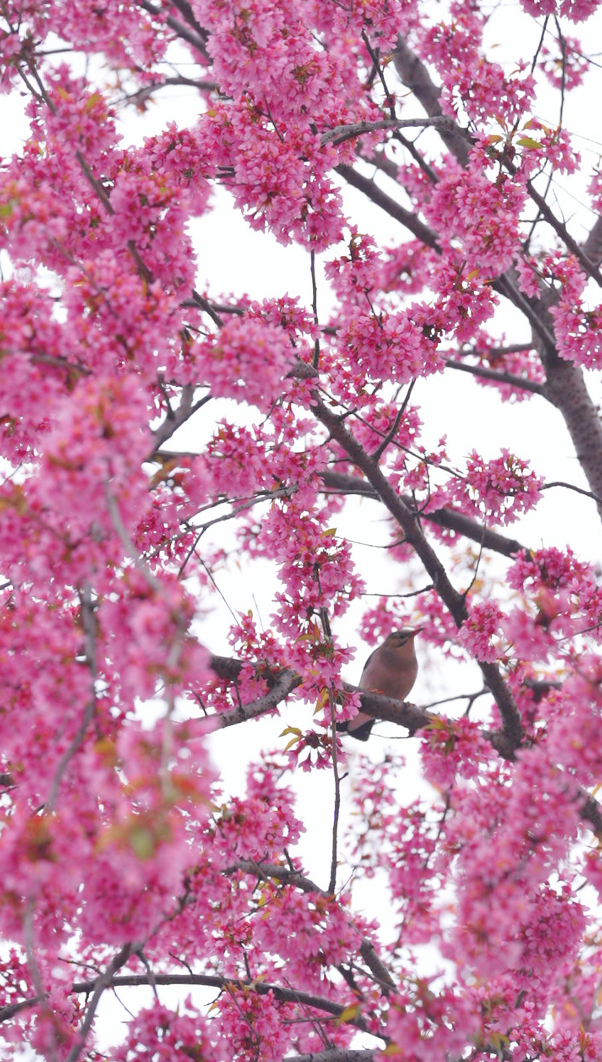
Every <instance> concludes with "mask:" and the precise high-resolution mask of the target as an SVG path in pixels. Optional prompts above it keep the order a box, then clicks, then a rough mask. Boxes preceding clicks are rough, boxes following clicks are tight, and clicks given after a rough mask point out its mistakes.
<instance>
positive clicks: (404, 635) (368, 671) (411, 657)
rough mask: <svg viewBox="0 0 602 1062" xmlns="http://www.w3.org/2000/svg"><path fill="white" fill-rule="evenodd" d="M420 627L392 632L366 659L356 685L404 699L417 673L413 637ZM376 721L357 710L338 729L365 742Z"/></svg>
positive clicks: (400, 699) (363, 688) (403, 628)
mask: <svg viewBox="0 0 602 1062" xmlns="http://www.w3.org/2000/svg"><path fill="white" fill-rule="evenodd" d="M420 630H421V628H420V627H402V628H401V630H398V631H391V634H389V635H388V636H387V637H386V638H385V640H384V642H383V643H382V645H379V646H378V649H375V650H374V652H373V653H371V654H370V656H369V657H368V659H367V660H366V663H365V664H364V670H363V671H362V677H361V679H360V684H359V688H360V689H362V690H373V691H374V693H384V694H386V696H387V697H395V699H396V700H398V701H405V699H406V697H407V695H408V693H409V692H410V690H411V689H412V686H413V685H414V683H415V681H416V675H417V674H418V661H417V660H416V653H415V652H414V638H415V637H416V635H417V634H418V632H419V631H420ZM375 722H376V720H375V719H372V718H371V716H369V715H365V714H364V713H363V712H358V714H357V715H356V716H355V717H354V718H353V719H349V720H347V721H346V722H344V723H340V724H339V726H338V728H337V729H339V730H345V731H346V732H347V733H348V734H351V736H352V737H354V738H357V739H358V741H367V740H368V738H369V737H370V731H371V730H372V727H373V726H374V723H375Z"/></svg>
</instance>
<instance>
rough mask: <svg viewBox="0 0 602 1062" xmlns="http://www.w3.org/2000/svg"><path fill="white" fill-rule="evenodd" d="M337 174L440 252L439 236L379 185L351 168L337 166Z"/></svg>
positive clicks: (428, 245)
mask: <svg viewBox="0 0 602 1062" xmlns="http://www.w3.org/2000/svg"><path fill="white" fill-rule="evenodd" d="M335 172H336V173H338V175H339V177H342V178H343V180H345V181H347V184H350V185H351V186H352V187H353V188H357V190H358V191H359V192H363V193H364V195H365V196H366V197H367V198H368V199H370V201H371V202H372V203H374V204H375V205H376V206H378V207H380V208H381V210H384V211H385V213H386V214H388V215H389V217H392V218H394V219H395V221H398V222H399V223H400V224H401V225H404V226H405V228H406V229H409V231H410V232H411V233H412V234H413V235H414V236H415V237H416V238H417V239H418V240H422V242H423V243H424V244H426V246H427V247H432V248H433V250H435V251H439V249H440V248H439V244H438V242H437V234H436V233H435V232H433V230H432V229H429V227H428V225H425V224H424V222H423V221H420V218H419V217H417V215H416V214H413V213H412V211H411V210H406V209H405V207H402V206H401V204H400V203H397V202H396V201H395V199H392V198H391V196H389V195H387V193H386V192H383V191H382V189H381V188H379V187H378V185H377V184H375V183H374V181H372V180H371V179H370V178H369V177H364V176H362V174H361V173H358V172H357V170H354V169H352V167H351V166H337V167H336V168H335Z"/></svg>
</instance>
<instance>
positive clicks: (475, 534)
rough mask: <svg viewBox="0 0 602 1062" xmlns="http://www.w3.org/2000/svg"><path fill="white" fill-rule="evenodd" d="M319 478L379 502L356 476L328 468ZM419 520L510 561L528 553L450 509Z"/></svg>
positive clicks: (336, 488)
mask: <svg viewBox="0 0 602 1062" xmlns="http://www.w3.org/2000/svg"><path fill="white" fill-rule="evenodd" d="M320 479H322V481H323V482H324V485H325V486H326V487H332V489H333V491H338V492H340V493H344V494H361V495H363V496H364V497H366V498H372V499H373V500H374V501H380V500H381V498H380V495H379V494H378V491H376V490H375V489H374V487H372V486H371V484H370V483H368V481H367V480H365V479H360V478H359V476H348V475H345V473H342V472H333V471H331V470H330V469H326V470H325V471H324V472H320ZM401 500H402V501H403V503H404V504H405V505H406V506H407V507H408V509H410V510H411V509H412V505H413V502H412V499H411V498H410V497H408V496H406V495H401ZM420 519H421V520H424V521H426V522H427V523H431V524H436V525H437V526H438V527H444V528H447V529H448V530H449V531H455V532H456V533H457V534H459V535H463V536H464V538H469V539H471V541H473V542H478V543H479V545H482V546H483V547H484V548H485V549H492V550H494V551H495V552H496V553H501V554H502V556H504V557H509V558H510V559H512V558H513V557H514V556H515V555H516V554H517V553H521V552H522V551H525V552H527V553H529V552H530V550H529V547H528V546H525V545H523V544H522V542H519V541H518V539H516V538H507V537H506V536H505V535H501V534H499V533H498V532H497V531H491V530H490V529H489V528H487V527H485V526H484V525H483V524H481V523H479V521H478V520H473V518H472V517H471V516H465V514H464V513H460V512H456V511H455V510H454V509H449V508H444V509H434V510H432V511H431V512H421V513H420Z"/></svg>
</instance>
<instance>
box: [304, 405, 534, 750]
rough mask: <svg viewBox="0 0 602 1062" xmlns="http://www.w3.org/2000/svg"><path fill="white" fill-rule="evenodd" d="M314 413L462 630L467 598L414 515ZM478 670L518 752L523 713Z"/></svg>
mask: <svg viewBox="0 0 602 1062" xmlns="http://www.w3.org/2000/svg"><path fill="white" fill-rule="evenodd" d="M312 411H313V413H314V415H315V416H316V417H317V419H318V420H319V421H320V422H321V423H322V424H324V426H325V427H326V428H328V430H329V432H330V434H331V436H332V438H333V439H335V441H336V442H338V443H339V445H340V446H342V448H343V450H344V451H345V453H346V454H347V456H348V457H349V458H350V459H351V460H352V461H353V462H354V464H355V465H357V467H358V468H359V469H360V470H361V471H362V472H363V473H364V475H365V476H366V479H368V480H369V482H370V483H371V484H372V486H373V487H374V489H375V490H376V492H377V493H378V495H379V497H380V499H381V501H382V502H383V504H384V505H385V506H386V508H387V509H388V510H389V512H390V513H391V515H392V516H393V517H394V518H395V520H397V522H398V524H399V526H400V527H401V528H402V530H403V533H404V538H405V540H406V542H408V543H409V544H410V545H411V546H412V547H413V549H414V550H415V552H416V553H417V555H418V556H419V557H420V560H421V561H422V563H423V565H424V567H425V569H426V571H427V573H428V575H429V577H430V579H431V582H432V583H433V586H434V587H435V589H436V590H437V593H438V594H439V596H440V598H441V600H442V601H443V603H444V604H445V605H446V607H447V609H448V611H449V612H450V615H451V616H452V617H453V620H454V622H455V624H456V626H457V627H458V628H460V627H461V626H462V624H463V623H464V622H465V621H466V620H467V619H468V615H469V614H468V608H467V606H466V600H465V598H464V595H462V594H460V593H458V591H457V590H455V589H454V587H453V586H452V584H451V582H450V581H449V578H448V575H447V572H446V571H445V568H444V566H443V565H442V564H441V562H440V560H439V558H438V557H437V555H436V553H435V551H434V550H433V548H432V546H431V545H430V544H429V543H428V542H427V540H426V538H425V536H424V533H423V531H422V529H421V527H420V524H419V522H418V519H417V518H416V516H415V515H414V513H413V512H412V511H411V510H410V509H409V508H408V507H407V505H405V504H404V502H403V501H402V500H401V498H400V497H399V495H398V494H396V492H395V490H394V489H393V487H392V486H391V484H390V483H389V481H388V479H387V478H386V477H385V476H384V475H383V473H382V472H381V470H380V468H379V467H378V466H377V465H375V464H374V462H373V461H372V459H371V458H370V457H369V456H368V454H367V453H366V452H365V450H364V449H363V448H362V447H361V446H360V445H359V443H358V442H357V441H356V439H354V437H353V436H352V435H351V434H350V433H349V432H348V431H347V429H346V427H345V424H344V421H343V419H342V418H341V417H340V416H337V414H336V413H333V412H332V410H330V409H328V407H327V406H325V405H324V403H323V402H322V401H321V400H320V399H319V398H317V397H315V399H314V403H313V405H312ZM479 667H480V668H481V671H482V673H483V677H484V679H485V682H486V683H487V686H488V687H489V689H490V690H491V693H492V694H493V697H494V698H495V702H496V704H497V706H498V708H499V711H500V714H501V716H502V720H503V724H504V738H505V743H506V751H507V752H509V751H510V750H511V748H512V747H514V748H518V746H519V745H520V743H521V741H522V739H523V736H524V731H523V725H522V720H521V715H520V712H519V710H518V708H517V706H516V703H515V700H514V697H513V696H512V693H511V692H510V690H509V688H508V686H507V685H506V683H505V682H504V680H503V678H502V676H501V675H500V672H499V670H498V668H497V667H496V665H495V664H490V663H485V662H483V661H479Z"/></svg>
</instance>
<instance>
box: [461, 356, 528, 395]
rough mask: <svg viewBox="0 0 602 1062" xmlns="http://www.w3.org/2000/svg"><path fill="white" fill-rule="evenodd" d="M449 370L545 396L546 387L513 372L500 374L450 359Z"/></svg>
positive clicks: (494, 370) (480, 366)
mask: <svg viewBox="0 0 602 1062" xmlns="http://www.w3.org/2000/svg"><path fill="white" fill-rule="evenodd" d="M445 364H446V366H447V368H448V369H457V370H459V371H460V372H468V373H470V374H471V375H472V376H481V377H482V378H483V380H493V381H494V383H500V384H510V385H511V386H512V387H520V389H521V390H522V391H532V393H533V394H534V395H542V396H543V395H544V393H545V392H544V385H543V384H541V383H536V381H535V380H528V379H527V378H526V377H524V376H516V375H515V374H514V373H512V372H498V371H497V370H496V369H487V368H486V367H485V366H484V365H467V364H466V362H464V361H455V360H454V359H453V358H448V360H447V361H446V363H445Z"/></svg>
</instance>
